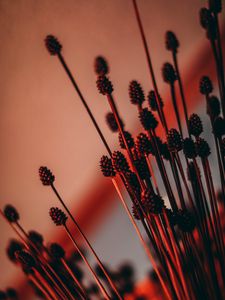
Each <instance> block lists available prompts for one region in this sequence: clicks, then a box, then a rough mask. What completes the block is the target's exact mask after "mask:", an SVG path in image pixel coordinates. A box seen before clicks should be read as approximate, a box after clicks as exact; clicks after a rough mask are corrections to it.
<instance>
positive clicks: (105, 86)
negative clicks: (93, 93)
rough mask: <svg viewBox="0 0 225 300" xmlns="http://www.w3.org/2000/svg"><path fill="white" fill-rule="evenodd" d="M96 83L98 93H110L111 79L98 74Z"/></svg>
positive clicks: (111, 90) (111, 87)
mask: <svg viewBox="0 0 225 300" xmlns="http://www.w3.org/2000/svg"><path fill="white" fill-rule="evenodd" d="M96 84H97V88H98V90H99V93H100V94H103V95H110V94H112V92H113V86H112V83H111V81H110V80H109V79H108V78H107V77H106V76H98V79H97V81H96Z"/></svg>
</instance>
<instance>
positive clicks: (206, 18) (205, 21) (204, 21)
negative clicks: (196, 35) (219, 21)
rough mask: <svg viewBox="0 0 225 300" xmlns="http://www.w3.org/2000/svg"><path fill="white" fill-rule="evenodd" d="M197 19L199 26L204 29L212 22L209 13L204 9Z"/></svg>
mask: <svg viewBox="0 0 225 300" xmlns="http://www.w3.org/2000/svg"><path fill="white" fill-rule="evenodd" d="M199 19H200V24H201V26H202V27H203V28H204V29H208V28H209V26H210V24H211V22H212V21H211V20H212V15H211V12H210V11H209V10H208V9H207V8H206V7H203V8H201V9H200V11H199Z"/></svg>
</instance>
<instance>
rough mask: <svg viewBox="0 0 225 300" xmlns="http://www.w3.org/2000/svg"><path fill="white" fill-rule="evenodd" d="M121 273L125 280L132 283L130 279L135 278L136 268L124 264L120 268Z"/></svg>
mask: <svg viewBox="0 0 225 300" xmlns="http://www.w3.org/2000/svg"><path fill="white" fill-rule="evenodd" d="M119 273H120V276H121V277H122V278H123V279H125V280H129V281H130V279H131V278H133V277H134V267H133V266H132V265H131V264H130V263H128V262H127V263H123V264H122V265H121V266H120V267H119Z"/></svg>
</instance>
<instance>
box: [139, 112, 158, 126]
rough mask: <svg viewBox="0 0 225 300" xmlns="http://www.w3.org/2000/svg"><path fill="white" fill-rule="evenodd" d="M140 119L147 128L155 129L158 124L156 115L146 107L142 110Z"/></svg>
mask: <svg viewBox="0 0 225 300" xmlns="http://www.w3.org/2000/svg"><path fill="white" fill-rule="evenodd" d="M139 119H140V121H141V124H142V126H143V127H144V129H145V130H151V129H152V130H154V129H155V128H156V127H157V125H158V121H157V120H156V118H155V116H154V115H153V113H152V112H151V111H149V110H148V109H147V108H144V109H143V110H142V111H141V112H140V114H139Z"/></svg>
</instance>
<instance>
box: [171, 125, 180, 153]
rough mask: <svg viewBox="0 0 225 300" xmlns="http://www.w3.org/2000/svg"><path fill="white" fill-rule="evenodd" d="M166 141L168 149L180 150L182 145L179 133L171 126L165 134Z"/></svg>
mask: <svg viewBox="0 0 225 300" xmlns="http://www.w3.org/2000/svg"><path fill="white" fill-rule="evenodd" d="M167 143H168V147H169V150H170V151H180V150H182V147H183V141H182V137H181V135H180V133H179V132H178V131H177V130H176V129H174V128H172V129H170V130H169V131H168V134H167Z"/></svg>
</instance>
